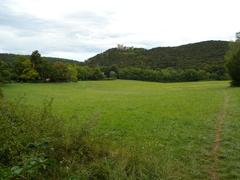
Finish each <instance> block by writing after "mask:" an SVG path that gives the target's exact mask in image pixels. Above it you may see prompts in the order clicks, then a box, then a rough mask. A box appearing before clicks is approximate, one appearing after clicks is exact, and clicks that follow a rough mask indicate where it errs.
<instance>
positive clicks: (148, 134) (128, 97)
mask: <svg viewBox="0 0 240 180" xmlns="http://www.w3.org/2000/svg"><path fill="white" fill-rule="evenodd" d="M3 90H4V94H5V95H6V96H7V97H9V99H19V97H21V96H25V101H26V103H28V104H31V105H33V106H38V105H39V104H41V103H42V102H43V101H44V100H47V99H49V98H52V97H53V98H54V103H53V108H54V111H56V112H57V113H60V114H62V115H64V116H65V117H69V122H68V123H71V119H72V118H70V117H72V116H73V117H75V116H77V117H79V118H80V119H81V121H85V120H86V119H91V118H97V119H98V124H97V127H96V128H95V129H94V131H93V137H95V139H100V140H102V139H107V140H110V141H111V142H112V147H113V148H117V147H121V148H126V149H131V150H132V151H135V152H136V153H139V154H141V157H142V158H143V159H149V158H153V159H152V161H153V162H154V163H156V166H155V168H156V169H154V170H153V171H157V172H158V173H159V174H160V176H161V177H164V178H169V179H178V178H179V179H180V178H184V179H192V178H206V177H208V171H209V167H210V166H211V160H210V159H211V158H210V157H209V156H210V153H209V152H211V148H212V144H213V142H214V138H215V126H214V124H215V121H216V118H217V116H218V112H219V110H220V109H221V106H222V103H223V101H224V97H223V96H224V94H225V93H227V94H230V95H231V96H230V97H231V103H230V104H231V105H230V106H229V112H230V113H231V116H230V115H229V114H228V115H227V120H226V126H225V129H224V132H223V138H224V139H228V140H230V142H226V143H224V144H223V146H222V147H221V148H220V150H221V152H223V154H224V155H225V156H226V158H225V159H224V160H221V161H220V162H219V164H220V170H221V173H220V175H221V176H230V174H229V172H228V170H227V169H226V168H231V169H234V168H233V167H235V168H236V169H235V170H234V172H233V174H237V173H238V170H237V167H236V163H238V162H237V160H236V154H235V153H236V151H237V150H238V148H239V144H238V146H234V145H233V144H231V143H234V142H235V141H236V140H237V138H239V133H237V131H232V130H235V129H236V128H237V127H239V126H240V123H239V122H238V121H237V119H236V116H237V115H238V114H239V110H238V107H239V101H237V100H233V98H234V97H235V96H236V97H238V99H239V97H240V94H239V92H238V91H239V89H230V88H228V82H196V83H195V82H194V83H169V84H162V83H150V82H138V81H123V80H118V81H88V82H79V83H66V84H65V83H64V84H11V85H6V86H5V87H4V88H3ZM24 94H25V95H24ZM232 120H233V123H234V124H233V123H231V121H232ZM74 123H76V122H75V121H74ZM229 147H232V148H231V151H230V150H229V149H228V148H229ZM224 155H223V156H224ZM238 175H239V174H238ZM238 177H240V175H239V176H238Z"/></svg>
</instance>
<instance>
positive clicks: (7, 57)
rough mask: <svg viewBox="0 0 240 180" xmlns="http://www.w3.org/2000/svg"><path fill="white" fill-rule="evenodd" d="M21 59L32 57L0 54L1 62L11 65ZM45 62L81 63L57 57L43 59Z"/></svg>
mask: <svg viewBox="0 0 240 180" xmlns="http://www.w3.org/2000/svg"><path fill="white" fill-rule="evenodd" d="M19 58H27V59H29V58H30V55H18V54H8V53H0V60H2V61H4V62H6V63H8V64H11V62H14V60H16V59H19ZM42 59H43V60H47V61H52V62H55V61H61V62H66V63H70V64H80V63H81V62H79V61H76V60H71V59H64V58H55V57H42Z"/></svg>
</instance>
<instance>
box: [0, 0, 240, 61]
mask: <svg viewBox="0 0 240 180" xmlns="http://www.w3.org/2000/svg"><path fill="white" fill-rule="evenodd" d="M239 7H240V0H0V52H8V53H19V54H30V53H31V52H32V51H33V50H36V49H38V50H39V51H40V52H41V54H42V55H44V56H53V57H63V58H71V59H75V60H79V61H83V60H85V59H87V58H89V57H91V56H93V55H95V54H97V53H101V52H103V51H105V50H107V49H108V48H111V47H115V46H116V45H117V44H124V45H126V46H135V47H144V48H152V47H157V46H177V45H181V44H186V43H192V42H198V41H205V40H234V39H235V33H236V32H237V31H240V21H239V18H240V10H239Z"/></svg>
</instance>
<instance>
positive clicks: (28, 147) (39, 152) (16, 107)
mask: <svg viewBox="0 0 240 180" xmlns="http://www.w3.org/2000/svg"><path fill="white" fill-rule="evenodd" d="M51 104H52V101H49V102H48V103H46V104H45V105H43V107H42V108H40V109H34V108H32V107H29V106H26V105H24V104H23V103H22V101H18V102H15V103H10V102H8V101H6V100H5V99H4V98H0V124H1V126H0V132H1V133H0V144H1V146H0V179H91V180H94V179H102V180H104V179H158V177H157V173H156V172H155V168H154V166H153V165H152V164H151V161H149V160H146V159H144V158H143V157H141V158H140V157H139V156H137V155H136V154H135V153H134V152H130V151H127V150H123V149H117V150H111V149H110V148H109V147H108V146H106V143H104V140H103V141H102V142H94V140H92V138H91V137H90V131H91V128H92V127H93V126H94V123H92V121H90V122H89V123H86V124H83V125H82V126H81V127H75V126H67V125H66V124H65V123H64V122H66V120H65V119H62V118H61V117H58V116H56V115H55V114H53V113H52V111H51Z"/></svg>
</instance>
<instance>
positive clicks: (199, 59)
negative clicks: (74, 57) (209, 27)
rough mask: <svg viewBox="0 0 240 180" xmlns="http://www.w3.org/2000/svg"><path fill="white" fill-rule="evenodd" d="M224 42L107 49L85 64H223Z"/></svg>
mask: <svg viewBox="0 0 240 180" xmlns="http://www.w3.org/2000/svg"><path fill="white" fill-rule="evenodd" d="M227 49H228V42H226V41H206V42H199V43H194V44H188V45H183V46H178V47H159V48H153V49H150V50H146V49H138V48H133V49H126V50H121V49H117V48H114V49H109V50H107V51H106V52H104V53H101V54H98V55H96V56H94V57H92V58H90V59H89V60H88V61H87V62H86V63H87V64H90V65H98V66H107V67H110V66H113V65H115V66H118V67H121V68H122V67H139V68H149V69H155V68H169V67H172V68H181V69H191V68H198V69H199V68H200V69H204V68H205V66H209V65H212V66H221V67H223V66H224V54H225V52H226V51H227Z"/></svg>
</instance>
